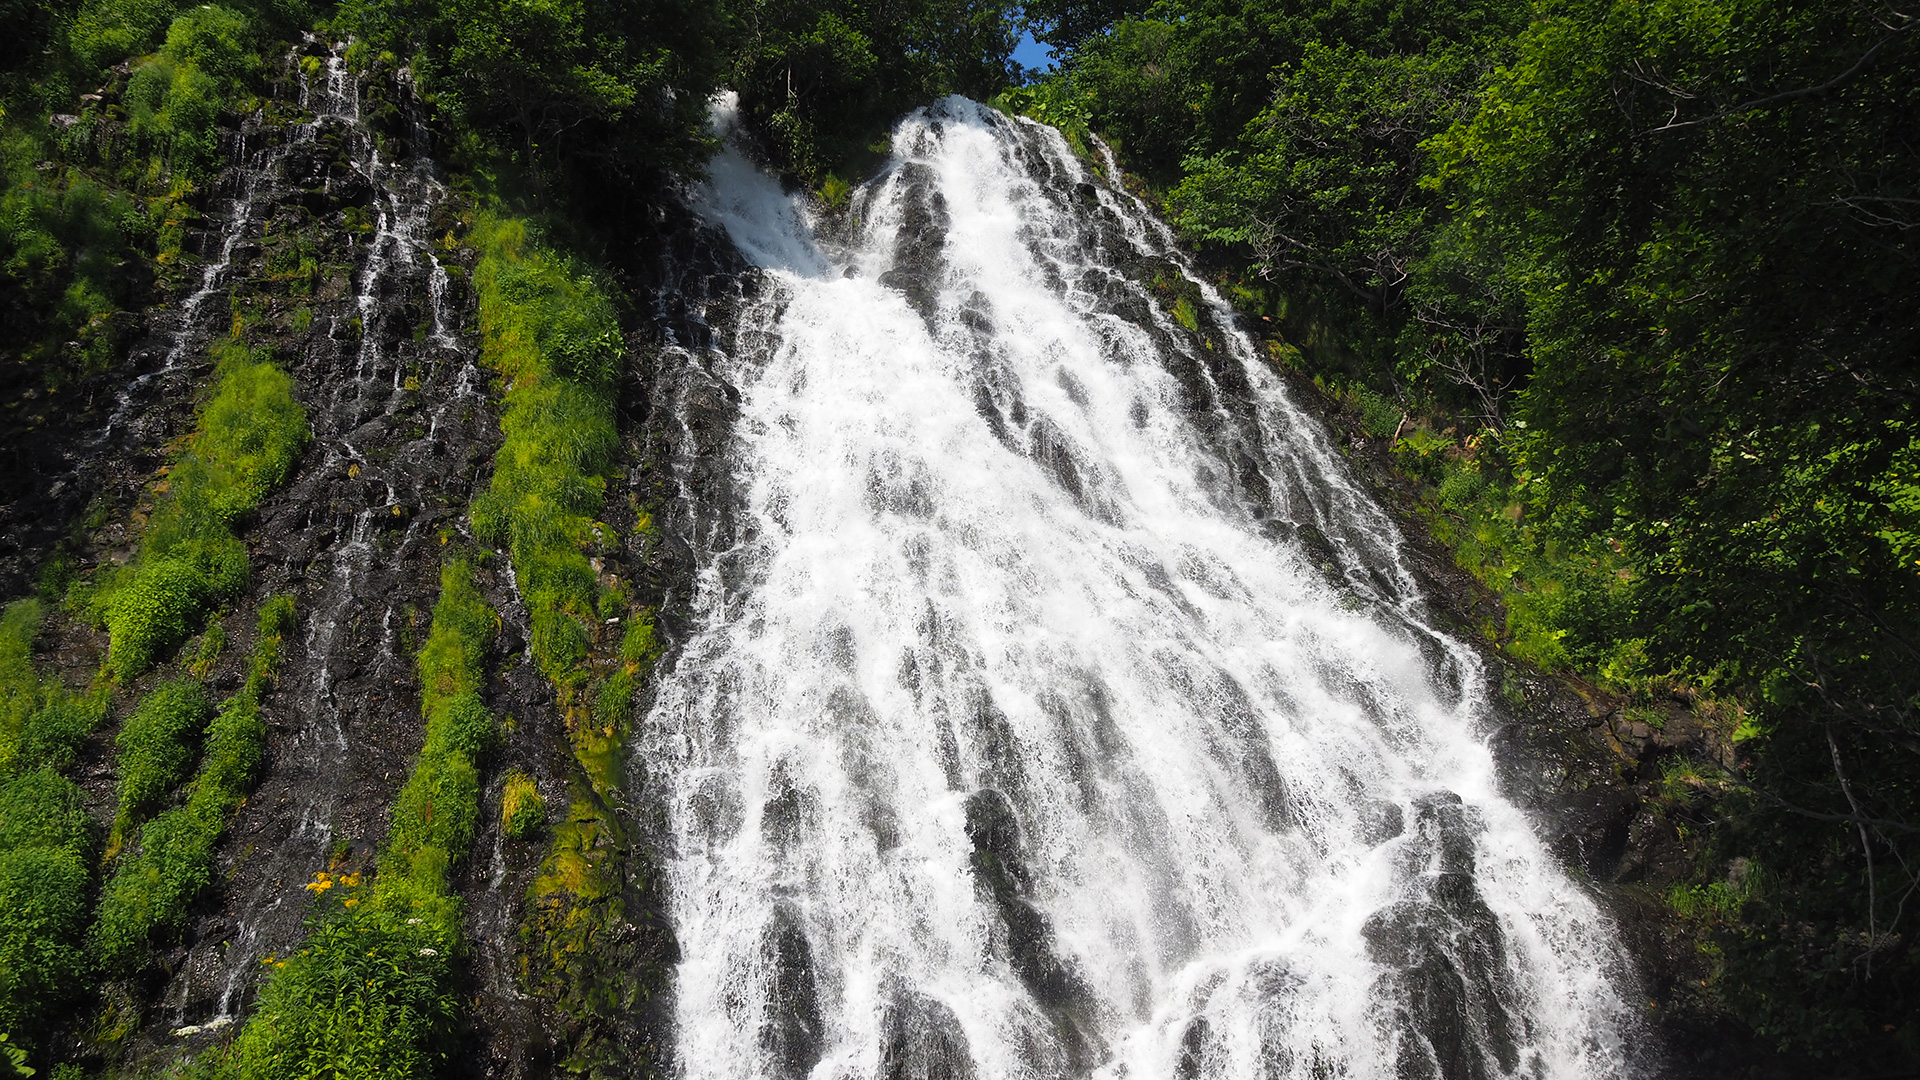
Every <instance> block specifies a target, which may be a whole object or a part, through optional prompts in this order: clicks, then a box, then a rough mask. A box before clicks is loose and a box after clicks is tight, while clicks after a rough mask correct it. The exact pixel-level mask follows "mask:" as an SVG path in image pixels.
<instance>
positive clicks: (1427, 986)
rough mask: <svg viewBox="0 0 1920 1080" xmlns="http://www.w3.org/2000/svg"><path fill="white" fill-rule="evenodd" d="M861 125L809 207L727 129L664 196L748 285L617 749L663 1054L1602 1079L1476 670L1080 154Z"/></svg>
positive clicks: (867, 1068)
mask: <svg viewBox="0 0 1920 1080" xmlns="http://www.w3.org/2000/svg"><path fill="white" fill-rule="evenodd" d="M717 116H718V121H719V124H720V126H721V127H722V128H723V130H724V129H725V128H726V127H727V126H728V122H729V121H728V111H727V105H726V103H725V102H722V103H721V104H720V105H719V106H718V107H717ZM892 145H893V152H892V159H891V161H890V163H889V164H888V166H887V167H886V169H885V170H884V171H883V172H882V173H881V174H880V175H879V176H878V177H877V178H875V179H874V180H872V181H871V182H869V183H868V184H867V185H866V186H864V187H863V188H862V189H860V190H859V191H858V192H857V193H856V194H855V196H854V199H853V202H852V204H851V205H850V207H849V208H848V209H847V211H846V212H845V218H844V220H843V221H842V222H840V223H839V224H838V225H837V226H835V227H833V228H826V229H823V228H821V227H820V225H819V223H817V222H815V221H813V220H811V218H810V216H809V212H808V211H807V209H806V208H805V207H804V206H802V205H800V204H799V203H798V202H796V201H795V200H792V199H790V198H789V197H787V196H785V195H783V194H782V193H781V192H780V190H779V188H778V186H777V185H776V184H774V183H773V182H772V181H771V180H769V179H768V178H766V177H765V176H764V175H761V174H760V173H758V172H757V171H755V170H754V169H753V168H752V167H751V165H750V164H748V162H747V161H746V159H745V158H744V157H742V156H741V155H740V154H739V152H738V151H737V150H736V149H733V148H729V149H728V150H727V151H726V152H725V153H724V154H723V155H722V156H721V158H720V159H719V160H718V161H717V162H716V164H715V167H714V169H713V173H712V179H711V181H710V182H709V184H708V185H706V186H705V187H704V188H703V189H702V190H701V191H700V192H698V193H697V194H696V196H695V198H694V200H693V201H694V203H695V206H696V208H697V209H698V210H699V211H700V212H701V213H702V214H703V215H704V216H705V217H706V218H707V220H708V221H709V222H711V223H712V224H713V225H714V226H716V227H717V228H720V229H723V230H724V231H725V232H726V233H727V234H728V235H729V236H730V237H731V238H732V239H733V241H734V244H735V246H736V247H737V248H738V249H739V251H740V252H741V253H742V255H743V256H744V257H745V258H746V259H747V260H749V261H750V262H751V263H753V264H754V266H755V267H756V269H754V270H753V271H752V272H751V276H752V277H753V278H754V279H755V287H754V288H752V289H751V290H749V295H750V297H751V298H750V299H749V300H748V301H746V302H745V304H744V306H743V307H742V309H741V310H740V312H739V313H738V315H737V320H736V324H735V326H734V328H733V331H732V333H731V335H730V336H728V337H725V338H724V339H723V340H722V341H721V342H720V343H719V344H718V346H717V347H716V350H715V352H716V355H717V360H716V361H715V363H717V365H718V367H717V372H716V373H717V375H718V377H719V378H721V379H722V380H723V381H724V382H725V383H727V384H729V385H730V386H731V388H732V389H733V390H734V391H736V392H737V395H738V407H737V415H736V417H735V419H734V423H733V429H732V433H731V436H730V439H729V441H728V442H727V443H726V445H725V447H724V450H723V453H724V455H725V460H726V470H727V472H728V473H729V474H730V476H731V478H732V479H731V483H732V485H733V491H734V493H735V496H736V500H737V505H736V506H734V507H732V508H730V509H729V511H728V522H729V526H728V527H726V528H717V529H714V530H712V531H711V535H710V536H706V537H703V538H702V539H701V540H700V541H699V543H698V545H697V550H696V552H695V556H696V559H697V561H698V575H697V592H696V595H695V596H694V598H693V600H692V616H693V619H694V622H693V632H692V636H691V637H690V639H689V640H688V641H687V642H686V643H685V645H684V647H683V649H682V650H681V652H680V655H679V657H678V659H677V662H676V663H675V664H674V665H673V666H672V668H671V669H670V670H663V672H662V674H661V677H660V681H659V684H658V686H657V688H656V690H655V693H654V698H653V701H652V703H651V707H650V711H649V713H648V717H647V720H646V723H645V725H644V733H643V736H642V743H641V746H640V752H639V754H638V758H637V765H636V767H637V768H639V769H643V770H644V771H645V783H646V784H647V785H648V786H649V788H650V789H651V790H652V791H654V792H655V793H656V794H657V797H658V798H659V799H660V800H661V801H662V803H663V804H664V807H665V820H666V833H667V835H666V836H665V837H664V840H663V844H664V848H665V850H664V851H663V855H662V867H663V871H664V873H665V874H666V875H667V881H668V888H669V891H670V894H671V897H672V911H673V916H674V924H675V927H676V932H677V935H678V937H679V941H680V946H681V949H682V953H683V960H682V963H681V965H680V968H679V972H678V981H677V988H676V995H677V997H676V1003H675V1010H676V1023H675V1027H676V1037H677V1040H678V1044H679V1046H678V1052H677V1058H678V1060H679V1062H680V1068H681V1071H682V1072H683V1073H684V1074H685V1075H686V1076H687V1077H689V1078H708V1077H713V1078H722V1077H726V1078H733V1077H767V1076H771V1077H800V1076H815V1077H885V1078H889V1080H908V1078H912V1080H922V1078H928V1080H930V1078H935V1077H941V1078H959V1077H981V1078H991V1077H1050V1076H1064V1075H1097V1076H1103V1077H1122V1076H1124V1077H1129V1078H1146V1077H1182V1078H1193V1077H1217V1078H1228V1077H1235V1078H1239V1077H1247V1078H1251V1077H1263V1078H1275V1080H1278V1078H1300V1080H1306V1078H1309V1077H1312V1078H1319V1080H1324V1078H1329V1077H1380V1076H1400V1077H1445V1078H1450V1080H1451V1078H1481V1077H1503V1076H1527V1077H1603V1076H1605V1077H1613V1076H1622V1075H1632V1074H1633V1072H1634V1068H1633V1066H1632V1064H1631V1063H1630V1061H1629V1054H1628V1050H1627V1047H1628V1045H1629V1044H1630V1042H1631V1038H1630V1036H1631V1035H1632V1032H1633V1030H1634V1028H1635V1024H1636V1019H1635V1017H1636V1013H1635V1012H1634V1010H1633V1009H1632V1008H1631V1006H1630V1005H1629V1004H1628V1002H1627V1001H1626V995H1627V994H1628V993H1629V988H1628V984H1627V978H1626V976H1625V974H1624V964H1623V961H1622V959H1621V957H1620V953H1619V950H1618V948H1617V946H1616V945H1615V944H1614V943H1613V940H1612V937H1613V934H1612V928H1611V926H1610V925H1609V924H1608V922H1607V921H1606V919H1605V918H1604V917H1603V916H1602V914H1601V913H1600V912H1599V910H1598V909H1597V908H1596V906H1595V905H1594V904H1593V902H1592V901H1591V900H1590V898H1589V897H1588V896H1587V895H1585V894H1584V893H1583V892H1582V891H1581V890H1580V889H1579V888H1578V887H1577V886H1576V885H1575V884H1573V883H1572V882H1571V881H1570V880H1569V879H1568V878H1567V876H1566V875H1565V874H1564V873H1563V872H1562V871H1561V870H1560V869H1559V868H1558V867H1557V866H1556V865H1555V863H1554V861H1553V860H1552V859H1551V858H1550V857H1549V856H1548V854H1547V853H1546V851H1545V849H1544V848H1543V846H1542V844H1541V843H1540V842H1539V840H1538V839H1537V838H1536V836H1535V834H1534V833H1533V831H1532V830H1531V828H1530V827H1529V825H1528V823H1527V821H1526V820H1525V818H1524V817H1523V816H1522V815H1521V814H1520V812H1519V811H1518V810H1516V809H1515V808H1514V807H1513V806H1512V805H1511V804H1509V803H1508V802H1506V801H1505V800H1503V799H1502V798H1501V797H1500V795H1499V793H1498V791H1497V785H1496V781H1495V774H1494V766H1493V761H1492V758H1491V755H1490V753H1489V751H1488V750H1487V748H1486V746H1485V739H1484V737H1485V734H1486V729H1487V727H1488V726H1489V716H1490V706H1489V702H1488V696H1487V687H1486V681H1487V680H1486V677H1485V675H1484V673H1483V671H1482V666H1481V663H1480V661H1479V659H1478V657H1477V656H1476V654H1475V653H1474V652H1473V651H1472V650H1471V649H1469V648H1467V647H1466V646H1465V645H1464V644H1462V643H1460V642H1458V641H1455V640H1453V639H1451V638H1449V637H1448V636H1446V635H1445V634H1443V633H1441V632H1439V631H1438V630H1436V629H1434V628H1433V627H1432V625H1431V624H1430V620H1429V619H1428V618H1427V617H1426V613H1425V609H1424V605H1423V603H1422V601H1421V599H1420V596H1419V593H1418V589H1417V587H1416V585H1415V582H1414V579H1413V577H1412V575H1411V574H1410V573H1409V572H1408V570H1407V568H1406V566H1405V565H1404V564H1403V562H1402V559H1401V556H1400V552H1399V548H1400V539H1399V537H1398V536H1397V534H1396V532H1395V530H1394V528H1393V526H1392V523H1391V521H1390V520H1389V519H1388V518H1387V517H1386V516H1385V515H1384V514H1383V513H1382V512H1381V511H1380V510H1379V509H1378V508H1377V507H1376V506H1375V505H1374V504H1373V503H1372V502H1371V500H1370V499H1369V498H1368V496H1367V495H1366V494H1365V493H1364V492H1363V491H1362V490H1361V489H1360V488H1359V487H1358V486H1357V484H1356V482H1355V481H1354V480H1353V479H1351V478H1350V477H1349V475H1348V470H1347V469H1346V468H1345V467H1344V465H1343V463H1342V461H1341V459H1340V456H1339V454H1338V453H1337V452H1336V451H1334V450H1333V449H1332V448H1331V447H1330V446H1329V445H1328V442H1327V439H1326V436H1325V434H1324V433H1323V432H1322V431H1321V429H1320V428H1319V427H1318V426H1317V425H1316V424H1315V423H1314V422H1313V421H1312V420H1311V419H1310V418H1309V417H1308V416H1306V415H1305V414H1304V413H1303V412H1301V411H1300V410H1299V409H1298V408H1297V407H1296V406H1295V405H1293V404H1292V402H1291V401H1290V399H1289V396H1288V392H1287V390H1286V388H1285V386H1284V385H1283V384H1282V382H1281V381H1280V379H1279V378H1278V376H1277V375H1276V374H1275V373H1274V372H1273V371H1272V370H1271V368H1270V366H1269V363H1268V362H1267V360H1266V359H1265V358H1264V357H1262V356H1261V355H1259V353H1258V351H1257V349H1256V346H1255V345H1254V343H1253V342H1252V341H1250V340H1249V339H1248V338H1247V337H1246V336H1245V335H1243V334H1241V333H1240V332H1239V331H1238V330H1237V329H1235V327H1234V325H1233V322H1232V318H1231V315H1230V313H1229V312H1228V310H1227V308H1226V307H1225V305H1224V304H1223V303H1222V301H1221V299H1220V298H1219V297H1218V296H1217V295H1216V294H1215V293H1214V292H1213V291H1212V290H1211V289H1210V288H1209V287H1208V286H1207V285H1206V284H1205V283H1203V282H1200V281H1199V280H1197V279H1196V278H1195V277H1194V276H1193V275H1192V273H1191V271H1190V269H1189V268H1188V266H1187V265H1186V263H1185V260H1184V258H1183V256H1182V255H1181V254H1180V253H1179V251H1178V250H1177V248H1176V247H1175V246H1174V244H1173V243H1172V241H1171V237H1170V236H1169V235H1168V234H1167V233H1166V231H1165V229H1164V227H1163V226H1161V225H1160V224H1159V223H1158V222H1157V221H1155V220H1154V219H1153V218H1152V217H1151V215H1149V214H1148V213H1146V212H1145V210H1144V208H1142V207H1141V206H1140V205H1139V204H1138V203H1137V202H1136V201H1135V200H1133V199H1132V198H1131V196H1129V195H1128V194H1127V193H1126V192H1125V191H1124V189H1121V188H1119V187H1117V186H1116V185H1115V184H1113V183H1111V182H1110V181H1109V180H1108V179H1106V177H1110V176H1113V175H1115V174H1116V170H1115V169H1114V168H1113V166H1112V162H1111V160H1110V159H1109V160H1108V161H1107V163H1106V168H1105V169H1104V170H1095V169H1093V168H1090V167H1089V166H1088V165H1087V164H1086V163H1085V162H1083V161H1081V160H1080V159H1078V158H1076V157H1075V155H1074V154H1073V152H1072V151H1071V149H1070V148H1069V147H1068V145H1067V144H1066V142H1065V141H1064V140H1063V139H1062V138H1061V137H1060V136H1059V135H1058V133H1056V132H1054V131H1053V130H1051V129H1049V128H1045V127H1042V126H1040V125H1037V124H1034V123H1031V122H1029V121H1022V120H1012V119H1008V118H1007V117H1004V116H1002V115H1000V114H998V113H996V112H994V111H993V110H990V109H987V108H984V107H982V106H980V105H978V104H975V103H973V102H970V101H967V100H965V99H962V98H948V99H946V100H944V101H941V102H939V103H937V104H936V105H934V106H932V107H930V108H928V109H925V110H922V111H920V112H918V113H915V114H913V115H912V116H910V117H908V118H907V119H905V120H903V121H902V122H901V124H900V125H899V126H898V128H897V129H896V130H895V132H894V134H893V143H892Z"/></svg>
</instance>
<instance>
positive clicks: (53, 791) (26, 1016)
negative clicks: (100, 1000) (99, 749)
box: [0, 769, 93, 1037]
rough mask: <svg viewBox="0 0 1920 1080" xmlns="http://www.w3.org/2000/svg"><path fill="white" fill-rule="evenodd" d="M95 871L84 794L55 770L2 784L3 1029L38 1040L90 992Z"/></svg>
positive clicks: (0, 913) (0, 990)
mask: <svg viewBox="0 0 1920 1080" xmlns="http://www.w3.org/2000/svg"><path fill="white" fill-rule="evenodd" d="M92 865H93V822H92V819H91V818H90V817H89V816H88V814H87V811H86V805H85V802H84V799H83V797H82V795H81V793H80V789H79V788H78V787H76V786H74V785H73V783H72V782H70V781H68V780H66V779H65V778H63V777H61V776H60V775H58V774H57V773H55V772H53V771H52V770H49V769H37V770H34V771H32V772H27V773H23V774H21V775H19V776H16V777H14V778H13V779H12V780H9V781H7V782H5V783H4V784H0V1029H4V1030H6V1031H8V1032H11V1033H12V1034H13V1035H14V1036H16V1037H27V1036H30V1035H31V1034H33V1033H37V1032H38V1031H39V1030H40V1027H41V1024H42V1022H43V1020H44V1018H45V1016H46V1014H47V1011H48V1010H49V1009H51V1008H52V1007H54V1006H55V1005H58V1004H59V1003H61V1002H62V1001H65V1000H67V999H69V998H71V997H72V996H73V995H75V994H77V993H78V992H79V991H81V990H82V989H83V988H84V985H85V983H84V980H85V977H86V974H87V965H86V955H85V952H84V950H82V949H81V947H80V945H79V939H80V934H81V932H82V931H83V930H84V929H85V926H86V913H87V894H88V891H89V890H90V889H91V887H92V884H93V876H92V869H91V868H92Z"/></svg>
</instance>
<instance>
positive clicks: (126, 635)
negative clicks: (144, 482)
mask: <svg viewBox="0 0 1920 1080" xmlns="http://www.w3.org/2000/svg"><path fill="white" fill-rule="evenodd" d="M215 356H216V359H217V361H218V366H219V372H220V382H219V385H218V388H217V389H216V390H215V392H214V395H213V399H212V400H211V401H209V402H208V403H207V407H206V409H205V410H204V411H202V413H201V416H200V424H199V427H198V428H197V429H196V431H195V433H194V436H193V440H192V442H191V443H190V444H189V446H188V449H187V452H186V454H185V456H183V457H182V458H181V460H180V462H179V463H178V464H177V465H175V466H174V469H173V471H172V473H171V474H170V475H169V477H168V479H167V489H166V491H165V493H164V494H163V495H162V497H161V500H160V503H159V505H158V506H157V507H155V509H154V513H153V517H152V518H151V519H150V520H149V521H148V523H147V527H146V529H145V531H144V532H143V533H142V535H141V543H140V553H139V556H138V557H137V558H136V559H135V560H134V561H133V562H132V563H131V564H129V565H128V566H127V567H126V568H125V569H123V570H122V571H120V572H119V573H117V574H113V575H109V576H108V577H107V578H106V579H105V580H104V581H102V582H101V583H100V584H99V587H98V588H97V589H96V590H95V591H94V592H93V594H92V596H91V597H90V598H89V599H88V600H87V601H86V606H87V607H88V608H89V610H90V611H91V612H92V613H93V615H94V616H95V618H96V619H98V620H99V621H100V622H101V623H102V624H103V625H104V626H105V627H106V629H107V631H108V633H109V634H110V635H111V640H110V644H109V646H108V652H107V662H108V667H109V669H110V670H111V671H112V672H113V673H114V675H115V676H117V677H118V678H120V679H122V680H125V679H130V678H132V677H134V676H136V675H138V674H139V673H140V672H142V671H144V670H146V668H147V667H148V665H150V664H152V663H153V661H154V660H156V659H158V658H159V656H160V655H161V654H162V653H163V652H164V651H165V650H167V649H170V648H172V647H173V646H175V645H177V644H178V643H179V642H181V641H182V640H184V639H185V638H186V637H187V636H188V635H189V634H192V633H193V632H194V631H196V630H197V629H199V625H200V623H201V622H202V620H203V619H204V618H205V616H206V613H207V611H208V610H209V609H210V608H211V607H212V606H213V605H214V604H216V603H218V602H220V601H222V600H225V599H227V598H229V597H232V596H234V595H236V594H238V593H239V592H240V591H241V590H242V589H243V588H244V587H245V586H246V583H247V575H248V562H247V549H246V545H245V544H243V543H241V542H240V540H239V539H238V538H237V537H235V536H234V534H233V527H234V525H235V524H236V523H237V521H238V519H239V518H240V517H241V516H242V515H244V514H246V513H248V512H250V511H251V510H253V509H254V507H256V506H258V505H259V503H260V500H261V499H262V498H263V497H265V495H266V493H267V492H268V491H270V490H272V489H273V488H274V487H276V486H278V485H280V484H281V483H284V482H285V481H286V478H287V476H288V474H289V473H290V472H291V471H292V469H293V464H294V462H295V461H296V460H297V459H298V457H299V454H300V451H301V450H302V449H303V448H304V447H305V446H306V444H307V440H308V439H309V437H310V434H309V431H308V427H307V418H306V411H305V410H304V409H302V408H301V407H300V405H299V404H298V403H297V402H295V401H294V399H293V383H292V380H290V379H288V378H287V376H286V374H285V373H283V372H282V371H280V370H279V369H278V368H276V367H275V366H274V365H273V363H272V361H271V359H270V358H269V356H268V355H267V354H266V352H265V351H264V350H259V351H255V350H249V349H247V348H246V347H244V346H241V345H238V344H232V343H230V344H227V345H224V346H221V347H220V348H218V349H217V350H215Z"/></svg>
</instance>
